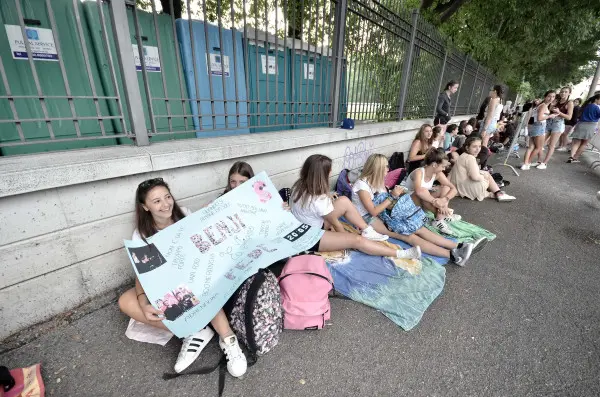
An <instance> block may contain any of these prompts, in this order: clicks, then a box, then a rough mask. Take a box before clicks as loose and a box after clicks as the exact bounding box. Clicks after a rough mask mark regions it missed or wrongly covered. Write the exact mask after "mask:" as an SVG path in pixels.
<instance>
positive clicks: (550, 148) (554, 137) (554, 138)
mask: <svg viewBox="0 0 600 397" xmlns="http://www.w3.org/2000/svg"><path fill="white" fill-rule="evenodd" d="M560 137H561V134H558V133H557V134H550V141H549V143H548V153H546V158H545V159H544V161H543V163H544V164H548V161H550V158H551V157H552V155H553V154H554V148H555V147H556V142H558V140H559V139H560Z"/></svg>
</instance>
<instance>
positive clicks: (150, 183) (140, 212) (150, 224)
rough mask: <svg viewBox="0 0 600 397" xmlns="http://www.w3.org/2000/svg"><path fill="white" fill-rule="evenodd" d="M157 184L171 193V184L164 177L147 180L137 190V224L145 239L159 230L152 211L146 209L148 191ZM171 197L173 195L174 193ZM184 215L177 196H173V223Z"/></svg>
mask: <svg viewBox="0 0 600 397" xmlns="http://www.w3.org/2000/svg"><path fill="white" fill-rule="evenodd" d="M157 186H162V187H164V188H166V189H167V190H168V191H169V194H171V189H169V185H167V182H165V181H164V180H163V179H162V178H154V179H148V180H145V181H144V182H142V183H140V184H139V185H138V187H137V190H136V191H135V224H136V227H137V230H138V232H139V233H140V236H142V238H144V239H145V238H148V237H151V236H153V235H155V234H156V233H157V232H158V229H157V228H156V224H155V223H154V218H153V217H152V214H151V213H150V211H146V210H145V209H144V204H145V202H146V197H147V196H148V193H149V192H150V190H152V189H154V188H155V187H157ZM171 197H173V195H172V194H171ZM184 217H185V214H184V213H183V211H182V210H181V208H180V207H179V205H177V201H176V200H175V197H173V211H172V212H171V219H172V220H173V223H175V222H177V221H179V220H181V219H183V218H184Z"/></svg>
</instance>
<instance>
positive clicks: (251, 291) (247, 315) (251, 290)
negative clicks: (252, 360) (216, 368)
mask: <svg viewBox="0 0 600 397" xmlns="http://www.w3.org/2000/svg"><path fill="white" fill-rule="evenodd" d="M267 271H268V270H263V269H261V270H259V271H258V273H256V274H255V275H254V280H252V283H251V284H250V287H248V292H247V295H246V307H245V308H244V322H245V326H246V340H247V341H248V350H249V351H250V352H252V353H256V351H257V350H258V347H257V346H256V339H255V335H254V327H253V326H252V305H253V304H254V302H255V301H256V295H257V294H258V289H259V288H260V286H261V285H262V283H264V282H265V280H266V279H267V278H266V273H267Z"/></svg>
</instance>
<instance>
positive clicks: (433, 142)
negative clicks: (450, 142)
mask: <svg viewBox="0 0 600 397" xmlns="http://www.w3.org/2000/svg"><path fill="white" fill-rule="evenodd" d="M443 145H444V134H442V127H440V126H437V127H433V130H432V132H431V138H429V146H431V147H433V148H436V149H437V148H439V147H442V146H443Z"/></svg>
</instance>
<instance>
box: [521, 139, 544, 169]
mask: <svg viewBox="0 0 600 397" xmlns="http://www.w3.org/2000/svg"><path fill="white" fill-rule="evenodd" d="M544 139H545V137H544V135H540V136H534V137H533V150H532V151H531V157H530V158H529V159H528V158H527V155H525V164H529V163H530V161H528V160H530V159H531V158H535V156H538V158H539V157H540V155H541V153H542V148H543V147H544ZM529 149H531V145H530V146H529ZM529 149H527V151H528V152H529Z"/></svg>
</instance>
